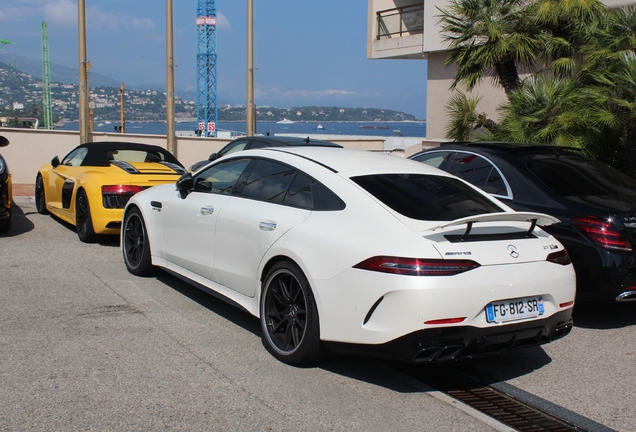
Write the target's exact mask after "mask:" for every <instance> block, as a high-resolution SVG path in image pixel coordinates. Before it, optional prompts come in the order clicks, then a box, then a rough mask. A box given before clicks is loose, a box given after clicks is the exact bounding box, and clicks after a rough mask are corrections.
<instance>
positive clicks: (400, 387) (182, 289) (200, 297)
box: [156, 271, 552, 393]
mask: <svg viewBox="0 0 636 432" xmlns="http://www.w3.org/2000/svg"><path fill="white" fill-rule="evenodd" d="M156 278H157V280H158V281H160V282H162V283H164V284H166V285H167V286H169V287H170V288H172V289H174V290H175V291H177V292H179V293H181V294H182V295H184V296H186V297H187V298H189V299H190V300H192V301H195V302H197V303H198V304H200V305H201V306H203V307H205V308H207V309H208V310H210V311H211V312H213V313H215V314H217V315H219V316H221V317H223V318H224V319H226V320H227V321H229V322H231V323H233V324H235V325H237V326H239V327H241V328H243V329H245V330H246V331H248V332H251V333H252V334H253V335H255V336H257V337H259V338H260V337H261V335H262V331H261V327H260V322H259V320H258V318H255V317H254V316H252V315H251V314H250V313H249V312H247V311H245V310H243V309H240V308H238V307H236V306H233V305H232V304H230V303H228V302H226V301H224V300H221V299H220V298H217V297H216V296H215V295H214V294H213V293H211V292H208V291H203V290H202V289H199V288H197V287H195V286H193V285H191V284H190V283H188V282H185V281H183V280H181V279H179V278H178V277H176V276H173V275H172V274H170V273H167V272H164V271H159V273H158V274H157V276H156ZM259 348H261V349H263V350H264V349H265V348H264V347H259ZM479 360H481V361H485V362H493V361H495V362H498V363H500V364H501V369H502V370H505V374H506V375H507V376H509V377H510V378H514V377H518V376H522V375H526V374H529V373H532V372H533V371H535V370H537V369H541V368H542V367H543V366H545V365H546V364H548V363H550V362H551V361H552V359H551V358H550V357H549V356H548V355H547V354H546V353H545V351H544V350H543V349H542V348H541V347H534V348H530V349H525V350H522V351H515V352H511V353H507V354H502V355H497V356H492V357H486V358H484V359H479ZM473 362H474V360H467V361H460V362H450V363H448V364H449V365H453V366H455V365H461V364H463V363H465V364H466V365H467V366H469V367H470V366H471V365H473ZM381 364H389V365H391V368H397V369H401V370H404V369H403V368H402V367H400V366H404V365H405V364H402V365H400V364H399V363H396V362H389V361H383V360H377V359H372V358H367V357H358V356H344V355H342V356H341V355H337V356H331V357H328V359H327V360H325V361H323V362H320V363H317V364H311V365H307V366H300V367H302V368H315V367H318V368H321V369H324V370H326V371H329V372H332V373H335V374H339V375H342V376H346V377H349V378H352V379H355V380H359V381H364V382H367V383H370V384H374V385H377V386H381V387H384V388H387V389H390V390H393V391H396V392H400V393H414V392H415V393H421V389H415V388H414V387H413V386H412V385H410V384H408V383H407V382H403V381H400V380H396V379H395V377H392V376H390V374H389V375H387V374H385V373H378V367H379V365H381ZM511 365H514V367H511ZM411 367H413V368H423V369H427V368H435V367H437V366H435V365H433V364H420V365H414V366H411Z"/></svg>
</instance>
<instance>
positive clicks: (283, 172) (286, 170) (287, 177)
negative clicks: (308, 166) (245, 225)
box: [241, 159, 296, 204]
mask: <svg viewBox="0 0 636 432" xmlns="http://www.w3.org/2000/svg"><path fill="white" fill-rule="evenodd" d="M295 176H296V171H295V170H294V169H293V168H290V167H288V166H286V165H283V164H280V163H277V162H273V161H269V160H265V159H261V160H259V161H258V162H257V163H256V166H255V167H254V169H253V170H252V172H251V173H250V175H249V177H248V178H247V181H246V183H245V186H244V187H243V189H242V190H241V195H243V196H245V197H249V198H255V199H258V200H261V201H266V202H271V203H278V204H281V203H282V202H283V198H285V193H286V192H287V189H288V188H289V185H290V184H291V182H292V180H294V177H295Z"/></svg>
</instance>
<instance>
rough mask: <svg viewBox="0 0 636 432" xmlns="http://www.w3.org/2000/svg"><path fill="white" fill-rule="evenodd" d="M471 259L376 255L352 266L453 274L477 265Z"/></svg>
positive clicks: (414, 273)
mask: <svg viewBox="0 0 636 432" xmlns="http://www.w3.org/2000/svg"><path fill="white" fill-rule="evenodd" d="M479 266H480V264H479V263H476V262H475V261H471V260H444V259H422V258H399V257H390V256H376V257H372V258H369V259H366V260H364V261H362V262H361V263H359V264H356V265H355V266H353V268H357V269H362V270H371V271H377V272H381V273H393V274H399V275H407V276H453V275H456V274H460V273H464V272H467V271H469V270H472V269H475V268H477V267H479Z"/></svg>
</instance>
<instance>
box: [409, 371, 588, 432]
mask: <svg viewBox="0 0 636 432" xmlns="http://www.w3.org/2000/svg"><path fill="white" fill-rule="evenodd" d="M409 374H410V375H411V376H413V377H415V378H417V379H419V380H421V381H423V382H425V383H426V384H428V385H429V386H431V387H433V388H435V389H436V390H439V391H441V392H443V393H446V394H447V395H449V396H451V397H453V398H455V399H457V400H459V401H461V402H463V403H465V404H467V405H469V406H471V407H473V408H475V409H476V410H479V411H481V412H482V413H484V414H487V415H489V416H491V417H493V418H494V419H496V420H498V421H500V422H501V423H504V424H505V425H507V426H510V427H511V428H514V429H516V430H518V431H522V432H526V431H528V432H539V431H550V432H567V431H579V432H582V431H586V429H583V428H581V427H579V426H576V425H573V424H571V423H569V422H567V421H565V420H562V419H559V418H558V417H555V416H553V415H551V414H549V413H547V412H545V411H542V410H540V409H538V408H535V407H532V406H530V405H528V404H526V403H524V402H521V401H519V400H518V399H516V398H514V397H512V396H510V395H507V394H505V393H502V392H500V391H498V390H496V389H494V388H492V387H488V386H485V385H483V384H481V383H480V382H478V381H476V380H474V379H472V378H470V377H467V376H466V375H463V374H461V373H460V372H458V371H456V370H453V369H452V368H450V367H447V366H444V365H429V366H427V367H425V368H411V369H410V370H409Z"/></svg>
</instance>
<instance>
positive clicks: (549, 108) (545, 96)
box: [493, 72, 616, 156]
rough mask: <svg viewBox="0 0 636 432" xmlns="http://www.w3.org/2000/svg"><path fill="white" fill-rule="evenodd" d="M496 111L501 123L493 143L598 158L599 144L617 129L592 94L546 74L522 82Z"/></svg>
mask: <svg viewBox="0 0 636 432" xmlns="http://www.w3.org/2000/svg"><path fill="white" fill-rule="evenodd" d="M499 110H500V112H501V113H502V121H501V123H500V125H499V126H498V127H497V129H496V130H495V131H494V135H493V139H496V140H500V141H509V142H539V143H546V144H555V145H561V146H566V147H578V148H582V149H583V150H585V152H586V153H587V154H589V155H591V156H598V155H599V153H600V152H601V151H602V149H601V148H600V147H599V144H600V143H602V142H603V137H608V136H610V135H612V126H615V125H616V123H615V118H614V117H613V116H608V115H607V113H606V111H605V109H604V107H603V105H602V103H600V101H599V100H598V99H597V98H596V97H595V95H594V94H593V93H592V92H590V91H588V90H587V89H585V88H581V87H580V85H579V83H577V82H576V81H575V80H573V79H571V78H557V77H555V76H553V75H551V74H549V73H547V72H544V73H541V74H536V75H534V76H532V77H528V78H527V79H526V80H524V82H523V85H522V86H521V87H520V88H519V89H517V90H516V91H514V92H512V93H511V94H510V97H509V101H508V102H507V103H506V104H504V105H502V106H501V107H500V108H499ZM614 135H615V134H614Z"/></svg>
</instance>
